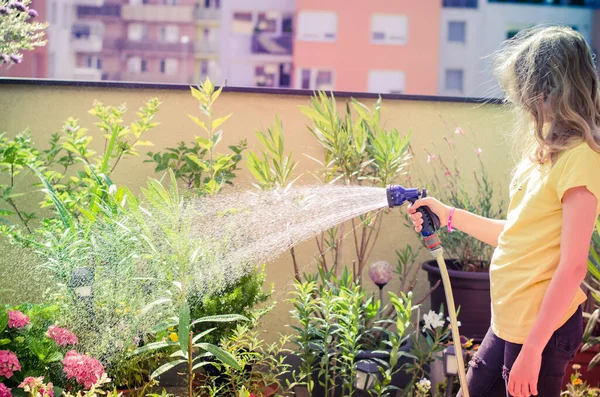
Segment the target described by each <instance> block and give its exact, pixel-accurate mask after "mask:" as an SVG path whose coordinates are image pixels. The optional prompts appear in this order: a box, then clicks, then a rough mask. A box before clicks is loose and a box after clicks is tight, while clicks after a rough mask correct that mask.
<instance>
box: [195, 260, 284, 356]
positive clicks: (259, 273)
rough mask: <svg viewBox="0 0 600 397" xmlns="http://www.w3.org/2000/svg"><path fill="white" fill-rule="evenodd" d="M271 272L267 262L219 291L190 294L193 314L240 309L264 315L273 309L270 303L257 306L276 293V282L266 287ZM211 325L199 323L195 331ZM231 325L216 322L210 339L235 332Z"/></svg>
mask: <svg viewBox="0 0 600 397" xmlns="http://www.w3.org/2000/svg"><path fill="white" fill-rule="evenodd" d="M266 278H267V274H266V271H265V266H261V267H260V268H257V269H256V270H255V271H253V272H251V273H250V274H247V275H245V276H243V277H241V278H240V279H239V280H238V281H237V282H235V283H233V284H231V285H227V286H225V288H224V289H223V290H221V291H219V292H217V293H214V294H208V295H203V296H200V297H198V298H195V297H194V296H193V295H192V296H191V297H190V298H188V303H189V305H190V309H191V313H192V317H193V318H201V317H206V316H216V315H220V314H225V313H236V314H240V315H242V316H244V317H248V318H252V317H255V316H259V317H260V316H262V315H263V314H266V313H267V312H268V311H269V310H270V308H271V307H270V306H268V307H266V308H264V309H259V310H257V309H255V307H256V306H258V305H260V304H263V303H265V302H267V301H268V300H269V299H270V298H271V295H272V293H273V286H271V289H270V290H269V291H264V290H263V286H264V284H265V281H266ZM208 327H209V326H208V325H206V324H203V323H198V324H197V325H196V326H195V327H194V331H195V332H202V331H205V330H206V329H208ZM231 332H232V330H231V326H230V324H227V323H222V324H217V325H215V329H214V330H213V332H211V333H210V334H209V335H207V336H206V341H207V342H210V343H214V344H216V343H219V342H220V341H221V340H223V339H224V338H227V337H228V336H230V335H231Z"/></svg>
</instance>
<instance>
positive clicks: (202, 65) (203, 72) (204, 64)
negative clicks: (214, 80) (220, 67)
mask: <svg viewBox="0 0 600 397" xmlns="http://www.w3.org/2000/svg"><path fill="white" fill-rule="evenodd" d="M206 75H208V61H207V60H206V59H203V60H202V62H200V76H206Z"/></svg>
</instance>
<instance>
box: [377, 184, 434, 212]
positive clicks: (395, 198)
mask: <svg viewBox="0 0 600 397" xmlns="http://www.w3.org/2000/svg"><path fill="white" fill-rule="evenodd" d="M386 191H387V200H388V206H389V207H390V208H394V207H399V206H401V205H402V204H404V203H405V202H406V201H410V202H411V203H414V202H415V201H416V200H418V199H419V198H420V197H421V192H420V191H419V189H417V188H413V187H411V188H405V187H404V186H400V185H388V187H387V189H386ZM425 192H426V191H425ZM425 195H427V193H425Z"/></svg>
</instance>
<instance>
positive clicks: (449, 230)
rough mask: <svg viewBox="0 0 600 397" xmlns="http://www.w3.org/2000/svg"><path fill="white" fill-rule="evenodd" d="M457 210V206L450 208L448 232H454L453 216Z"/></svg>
mask: <svg viewBox="0 0 600 397" xmlns="http://www.w3.org/2000/svg"><path fill="white" fill-rule="evenodd" d="M455 210H456V208H454V207H452V208H450V214H449V215H448V233H452V232H453V231H454V228H453V227H452V216H453V215H454V211H455Z"/></svg>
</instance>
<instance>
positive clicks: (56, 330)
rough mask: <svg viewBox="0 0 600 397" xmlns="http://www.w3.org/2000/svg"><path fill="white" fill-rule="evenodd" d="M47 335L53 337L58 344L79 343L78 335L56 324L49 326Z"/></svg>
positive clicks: (63, 345)
mask: <svg viewBox="0 0 600 397" xmlns="http://www.w3.org/2000/svg"><path fill="white" fill-rule="evenodd" d="M46 336H47V337H48V338H50V339H53V340H54V341H55V342H56V344H57V345H59V346H62V347H66V346H67V345H73V346H74V345H76V344H78V343H79V339H77V336H76V335H75V334H74V333H72V332H71V331H69V330H68V329H66V328H60V327H57V326H56V325H51V326H50V327H48V332H46Z"/></svg>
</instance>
